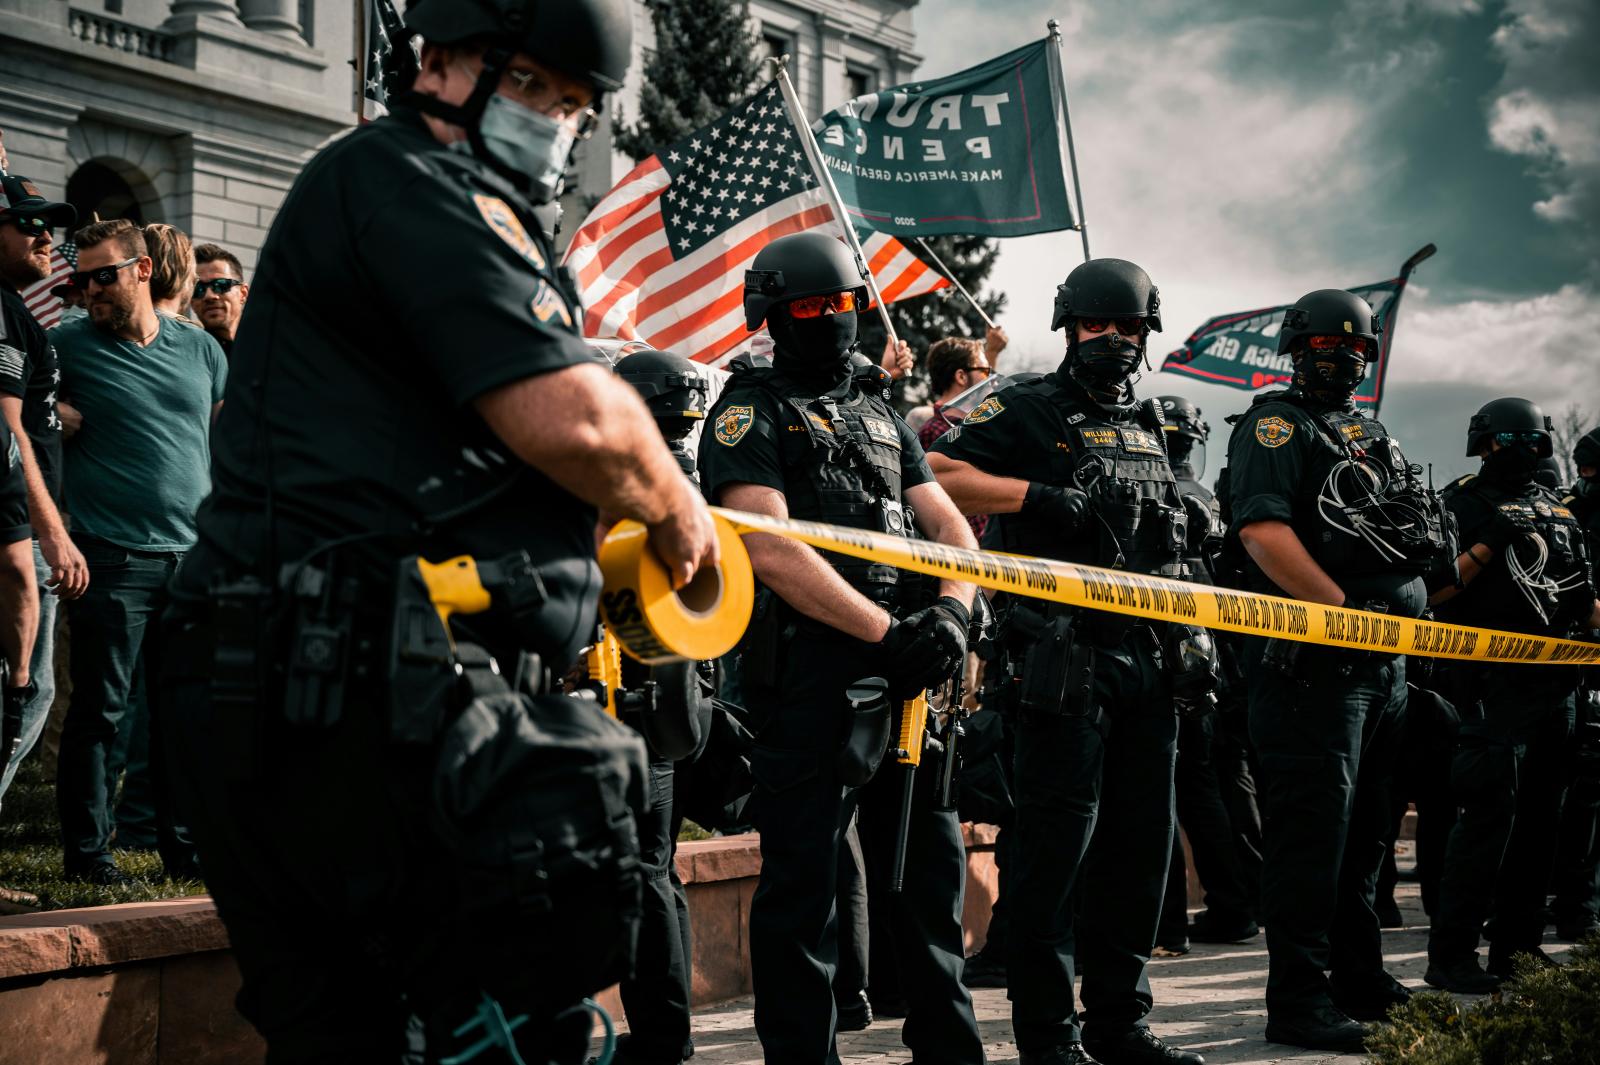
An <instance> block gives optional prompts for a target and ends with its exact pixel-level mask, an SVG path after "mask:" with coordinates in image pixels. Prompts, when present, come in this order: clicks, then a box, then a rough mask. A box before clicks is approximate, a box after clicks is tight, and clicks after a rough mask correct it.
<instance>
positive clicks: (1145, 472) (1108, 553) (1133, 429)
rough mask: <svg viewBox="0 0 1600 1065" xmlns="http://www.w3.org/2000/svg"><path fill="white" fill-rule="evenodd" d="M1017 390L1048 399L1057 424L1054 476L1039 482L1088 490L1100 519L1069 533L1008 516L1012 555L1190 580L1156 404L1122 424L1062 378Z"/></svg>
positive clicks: (1004, 519) (1005, 537) (1003, 537)
mask: <svg viewBox="0 0 1600 1065" xmlns="http://www.w3.org/2000/svg"><path fill="white" fill-rule="evenodd" d="M1013 389H1030V390H1033V391H1035V392H1036V393H1042V394H1043V395H1045V396H1046V397H1047V398H1048V399H1049V401H1050V402H1049V407H1048V409H1049V410H1050V412H1051V417H1053V418H1054V419H1055V423H1056V424H1055V426H1054V427H1053V428H1054V430H1055V436H1056V440H1057V445H1056V449H1055V450H1054V451H1053V452H1052V453H1051V455H1050V457H1049V473H1048V476H1046V477H1041V478H1037V480H1040V481H1041V482H1042V483H1044V484H1049V485H1054V486H1059V487H1064V488H1077V489H1080V490H1081V491H1083V492H1085V493H1086V494H1087V495H1088V497H1089V501H1090V504H1091V506H1092V507H1093V510H1094V513H1093V514H1092V515H1091V516H1090V517H1089V518H1088V519H1087V520H1086V521H1084V523H1083V524H1082V525H1081V526H1079V527H1078V529H1076V530H1075V531H1073V532H1071V533H1068V534H1063V533H1062V531H1061V530H1060V529H1059V528H1056V527H1054V526H1052V525H1051V524H1050V523H1049V522H1048V521H1046V520H1044V519H1042V518H1039V517H1034V516H1027V515H1023V514H1002V515H1000V516H999V529H1000V531H999V536H1000V541H1001V544H1002V546H1003V547H1004V549H1005V550H1007V551H1011V552H1014V553H1016V554H1023V555H1037V556H1039V557H1041V558H1054V559H1060V560H1061V561H1063V562H1079V563H1083V564H1085V565H1091V566H1113V567H1116V568H1118V569H1125V570H1129V571H1131V572H1134V573H1159V574H1165V575H1168V576H1174V577H1177V576H1185V575H1187V573H1188V567H1187V566H1186V565H1185V564H1184V561H1183V554H1184V551H1185V548H1186V544H1187V541H1188V519H1187V517H1186V516H1185V514H1184V509H1183V505H1182V503H1181V502H1180V501H1179V499H1178V494H1177V481H1176V480H1175V479H1174V478H1173V475H1172V467H1171V465H1169V464H1168V462H1167V452H1166V445H1165V442H1164V440H1163V436H1162V429H1161V415H1160V413H1159V411H1158V409H1157V408H1156V407H1155V406H1154V404H1152V403H1150V402H1149V401H1146V402H1145V403H1142V404H1140V405H1139V406H1138V407H1137V408H1136V409H1135V413H1134V415H1133V416H1132V417H1130V418H1127V419H1121V420H1119V419H1114V418H1112V417H1111V416H1110V415H1108V414H1107V413H1106V412H1105V411H1104V410H1103V409H1102V408H1101V407H1100V406H1098V405H1097V404H1095V403H1093V402H1091V401H1089V400H1087V399H1085V398H1081V397H1078V396H1074V395H1073V394H1072V393H1071V392H1069V391H1067V390H1065V389H1063V388H1061V387H1060V386H1058V385H1057V384H1056V383H1055V377H1054V375H1050V376H1047V377H1044V378H1042V379H1041V380H1040V381H1038V382H1033V383H1029V384H1025V385H1014V386H1013ZM996 472H1001V471H996Z"/></svg>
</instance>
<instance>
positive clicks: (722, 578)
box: [600, 520, 755, 666]
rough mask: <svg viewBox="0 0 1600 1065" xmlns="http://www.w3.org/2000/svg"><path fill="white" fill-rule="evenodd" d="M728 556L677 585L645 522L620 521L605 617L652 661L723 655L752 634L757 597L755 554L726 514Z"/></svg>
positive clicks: (636, 652)
mask: <svg viewBox="0 0 1600 1065" xmlns="http://www.w3.org/2000/svg"><path fill="white" fill-rule="evenodd" d="M716 526H717V541H718V543H719V545H720V546H721V548H722V564H721V565H720V566H718V567H717V568H716V569H715V570H706V569H703V570H701V572H699V573H697V574H695V577H694V580H692V581H690V582H689V583H688V585H687V586H685V587H683V588H680V589H678V590H677V591H674V590H673V588H672V579H671V577H670V576H669V575H668V573H667V568H666V567H665V566H663V565H662V564H661V560H660V559H659V558H657V557H656V555H655V552H653V551H651V550H650V547H649V544H648V543H647V541H646V535H645V527H644V526H643V525H640V524H639V523H638V522H636V521H624V522H619V523H618V524H617V526H616V527H615V528H613V529H612V530H611V532H610V534H609V535H607V536H606V539H605V542H604V543H603V544H601V545H600V572H601V574H602V575H603V576H604V578H605V590H604V591H603V592H602V593H601V595H600V620H601V621H602V622H604V623H605V627H606V631H607V632H609V633H610V634H611V635H612V636H614V637H616V640H617V643H619V644H621V645H622V649H623V650H624V651H626V652H627V653H628V655H629V656H631V657H633V658H635V659H638V660H639V661H640V662H643V663H644V664H645V665H648V666H654V665H665V664H666V663H668V662H675V661H678V660H679V659H683V658H692V659H696V660H699V661H706V660H708V659H712V658H721V657H722V656H723V655H725V654H727V653H728V652H729V651H731V650H733V648H734V645H735V644H737V643H738V642H739V638H740V637H741V636H743V635H744V630H745V628H746V627H747V626H748V625H749V624H750V609H751V607H752V606H753V605H754V604H755V578H754V576H753V575H752V574H751V572H750V556H749V555H748V554H746V553H745V549H744V544H743V543H742V542H741V541H740V540H739V535H738V533H737V532H735V531H734V528H733V526H732V525H731V524H730V523H729V522H727V521H725V520H719V521H717V523H716Z"/></svg>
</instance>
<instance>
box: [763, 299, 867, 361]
mask: <svg viewBox="0 0 1600 1065" xmlns="http://www.w3.org/2000/svg"><path fill="white" fill-rule="evenodd" d="M767 331H768V332H770V333H771V334H772V342H773V345H774V347H775V349H776V350H775V352H774V355H773V365H774V366H777V367H779V368H782V369H787V370H791V371H794V370H798V371H800V372H802V373H806V372H811V373H815V372H818V371H823V372H827V373H829V374H834V373H837V372H838V371H841V370H847V369H848V368H849V365H850V348H851V346H852V345H853V344H855V342H856V312H855V311H843V312H841V313H839V314H819V315H818V316H817V317H815V318H792V317H790V316H789V313H788V312H787V311H777V312H775V313H773V314H769V315H768V316H767Z"/></svg>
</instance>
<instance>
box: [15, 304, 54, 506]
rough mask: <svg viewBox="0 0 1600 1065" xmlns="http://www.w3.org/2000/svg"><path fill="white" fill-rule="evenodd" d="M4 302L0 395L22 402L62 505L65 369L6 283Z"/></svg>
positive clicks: (31, 437) (43, 468)
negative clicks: (61, 387)
mask: <svg viewBox="0 0 1600 1065" xmlns="http://www.w3.org/2000/svg"><path fill="white" fill-rule="evenodd" d="M0 304H3V313H0V392H4V393H5V394H6V395H8V396H20V397H21V398H22V429H23V431H24V432H26V433H27V434H28V442H29V443H31V444H32V445H33V457H34V458H35V459H36V460H37V461H38V463H39V472H40V474H41V475H43V477H44V484H45V488H46V489H48V490H49V492H50V498H51V499H54V500H57V501H59V500H60V498H61V419H60V418H59V417H57V416H56V386H57V385H58V384H60V383H61V371H60V369H59V368H58V367H57V365H56V349H55V348H54V347H53V346H52V345H51V343H50V340H49V337H48V336H46V334H45V331H44V328H43V327H42V326H40V325H39V323H38V322H37V321H35V320H34V317H33V315H31V314H29V313H28V305H27V304H26V303H24V302H23V301H22V297H21V296H20V295H18V294H17V291H16V289H14V288H12V287H11V286H10V285H7V284H4V283H3V282H0Z"/></svg>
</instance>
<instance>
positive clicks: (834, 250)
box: [435, 0, 867, 330]
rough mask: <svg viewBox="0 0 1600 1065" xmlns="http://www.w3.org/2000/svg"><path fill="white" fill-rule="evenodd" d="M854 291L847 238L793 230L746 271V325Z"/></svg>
mask: <svg viewBox="0 0 1600 1065" xmlns="http://www.w3.org/2000/svg"><path fill="white" fill-rule="evenodd" d="M435 2H437V0H435ZM852 290H854V291H855V292H856V300H857V303H858V309H861V308H865V307H866V305H867V282H866V271H865V270H863V269H862V267H861V264H860V262H858V261H857V259H856V256H855V253H854V252H852V251H851V250H850V249H849V247H848V246H846V245H845V243H844V242H843V241H842V240H839V239H838V238H837V237H834V236H831V235H829V234H827V233H822V232H818V231H817V230H814V229H813V230H808V231H807V232H804V233H791V234H790V235H789V236H787V237H779V238H778V239H777V240H775V241H773V242H772V243H771V244H768V245H767V246H766V247H765V248H762V249H761V250H760V251H759V252H757V253H756V258H755V262H753V263H751V264H750V269H748V270H746V271H745V272H744V323H745V326H746V327H747V328H749V329H751V330H755V329H759V328H760V327H761V323H762V322H764V321H766V320H767V312H768V311H769V310H771V309H772V307H773V305H774V304H779V303H785V302H787V301H789V300H793V299H799V298H800V297H801V296H821V295H823V294H825V293H828V292H847V291H852Z"/></svg>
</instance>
